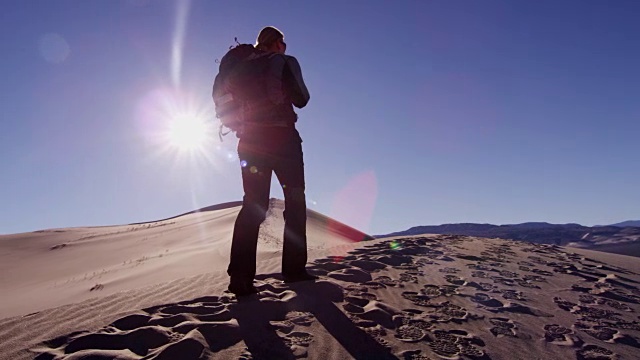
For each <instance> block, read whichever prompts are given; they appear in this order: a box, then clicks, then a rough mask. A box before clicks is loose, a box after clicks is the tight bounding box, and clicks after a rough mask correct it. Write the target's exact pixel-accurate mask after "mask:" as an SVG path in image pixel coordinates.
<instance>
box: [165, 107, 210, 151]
mask: <svg viewBox="0 0 640 360" xmlns="http://www.w3.org/2000/svg"><path fill="white" fill-rule="evenodd" d="M210 135H211V129H210V126H209V124H208V122H207V121H206V120H205V119H204V118H203V117H200V116H197V115H194V114H181V115H177V116H174V117H172V118H171V119H170V121H169V127H168V131H167V136H168V140H169V144H170V146H171V147H173V148H175V149H176V150H178V151H193V150H197V149H202V148H203V147H204V145H205V143H206V142H207V140H208V139H209V137H210Z"/></svg>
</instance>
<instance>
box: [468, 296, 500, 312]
mask: <svg viewBox="0 0 640 360" xmlns="http://www.w3.org/2000/svg"><path fill="white" fill-rule="evenodd" d="M471 301H473V302H476V303H478V304H480V305H483V306H486V307H490V308H498V307H503V306H504V304H502V303H501V302H500V301H499V300H496V299H494V298H492V297H491V296H489V295H487V294H485V293H476V294H475V295H473V296H472V297H471Z"/></svg>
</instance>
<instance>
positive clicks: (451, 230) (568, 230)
mask: <svg viewBox="0 0 640 360" xmlns="http://www.w3.org/2000/svg"><path fill="white" fill-rule="evenodd" d="M419 234H448V235H466V236H477V237H485V238H502V239H512V240H519V241H528V242H532V243H537V244H552V245H559V246H568V247H576V248H584V249H592V250H598V251H604V252H612V253H618V254H625V255H632V256H639V257H640V227H635V226H627V227H621V226H618V225H616V224H614V225H606V226H591V227H590V226H584V225H580V224H575V223H568V224H550V223H546V222H525V223H520V224H509V225H494V224H478V223H458V224H442V225H422V226H414V227H411V228H409V229H407V230H404V231H398V232H393V233H390V234H385V235H379V236H378V235H376V236H375V237H377V238H383V237H389V236H409V235H419Z"/></svg>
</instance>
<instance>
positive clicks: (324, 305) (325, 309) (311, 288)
mask: <svg viewBox="0 0 640 360" xmlns="http://www.w3.org/2000/svg"><path fill="white" fill-rule="evenodd" d="M265 287H266V288H267V289H266V290H265V291H263V292H262V294H259V295H253V296H250V297H247V298H240V300H239V301H238V302H237V303H233V304H230V305H229V308H228V309H229V311H230V312H231V316H232V317H233V318H235V319H236V320H237V321H238V324H239V327H240V335H241V336H242V339H243V340H244V342H245V344H246V345H247V348H248V350H249V352H250V353H251V355H252V357H253V358H254V359H295V358H296V356H295V354H294V353H293V351H292V350H291V348H290V347H289V346H288V345H287V344H286V343H285V340H284V339H283V338H281V337H279V336H278V334H277V333H276V328H275V327H274V326H273V325H272V324H271V323H270V322H272V321H283V320H285V319H286V316H287V313H289V312H291V311H300V312H307V313H311V314H312V315H313V316H315V318H316V319H317V320H318V321H319V322H320V324H321V325H322V326H323V327H324V328H325V329H326V330H327V332H328V333H329V334H330V335H331V336H332V337H333V338H334V339H335V340H336V341H337V342H338V343H339V344H340V345H341V346H342V347H343V348H344V349H345V350H346V351H347V352H349V354H350V355H351V356H352V357H353V358H355V359H397V357H395V356H393V355H392V354H391V352H390V351H389V349H388V348H386V347H384V346H382V345H381V344H380V343H378V342H377V341H375V340H374V339H373V338H372V337H371V336H370V335H369V334H367V333H366V332H365V331H363V330H362V329H361V328H359V327H357V326H355V324H354V323H353V322H352V321H351V320H350V319H349V318H348V317H347V316H346V315H345V314H344V313H343V312H342V311H340V309H338V308H337V306H336V303H339V302H342V301H343V300H344V295H343V289H342V288H341V287H340V286H339V285H337V284H334V283H331V282H328V281H317V282H315V283H314V282H300V283H295V284H290V285H289V286H287V288H281V287H278V288H275V287H273V286H271V285H266V286H265ZM272 294H276V296H273V295H272ZM316 346H318V345H316ZM319 346H322V344H319Z"/></svg>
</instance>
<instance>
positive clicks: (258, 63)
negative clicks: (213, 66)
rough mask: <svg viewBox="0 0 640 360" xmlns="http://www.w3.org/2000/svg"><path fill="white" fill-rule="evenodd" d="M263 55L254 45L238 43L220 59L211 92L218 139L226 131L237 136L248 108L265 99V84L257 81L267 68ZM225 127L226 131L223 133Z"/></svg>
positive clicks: (264, 53) (265, 57) (224, 133)
mask: <svg viewBox="0 0 640 360" xmlns="http://www.w3.org/2000/svg"><path fill="white" fill-rule="evenodd" d="M236 42H237V41H236ZM266 55H267V53H266V52H264V51H262V50H258V49H256V48H255V47H254V46H253V45H250V44H238V45H236V46H235V47H232V48H231V49H230V50H229V51H228V52H227V53H226V54H225V55H224V56H223V57H222V59H221V60H220V66H219V70H218V74H217V75H216V78H215V81H214V83H213V91H212V97H213V102H214V104H215V111H216V117H217V118H218V119H220V131H219V136H220V140H222V136H224V135H227V134H228V133H229V132H235V133H236V136H238V137H239V133H240V132H242V128H243V124H244V123H245V121H246V118H247V116H248V115H249V113H250V111H251V108H252V107H255V104H257V103H259V102H260V101H264V98H265V86H264V84H262V82H261V81H259V80H260V79H261V78H262V75H263V73H264V69H265V68H266V63H267V62H266V61H264V60H266V59H267V56H266ZM224 128H227V129H229V130H228V131H226V132H224V131H223V130H224Z"/></svg>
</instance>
